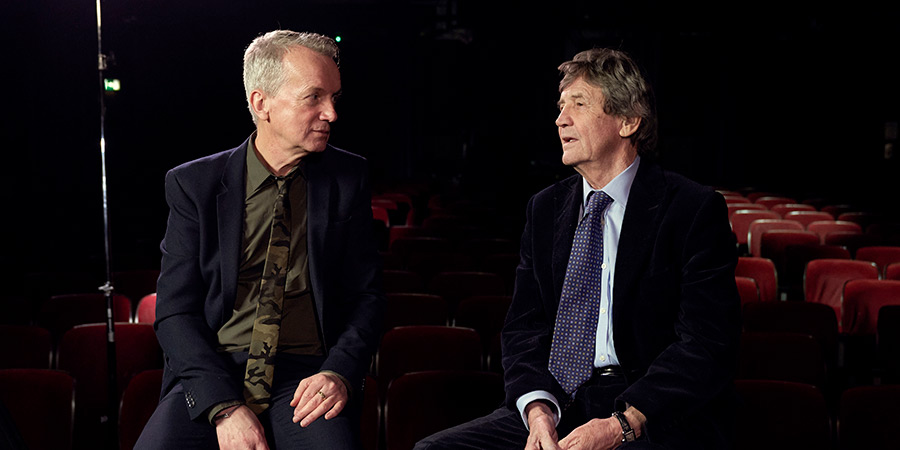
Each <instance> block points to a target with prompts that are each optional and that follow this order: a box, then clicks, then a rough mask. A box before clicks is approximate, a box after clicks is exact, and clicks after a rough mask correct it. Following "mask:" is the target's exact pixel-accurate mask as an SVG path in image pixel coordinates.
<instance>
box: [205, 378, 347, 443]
mask: <svg viewBox="0 0 900 450" xmlns="http://www.w3.org/2000/svg"><path fill="white" fill-rule="evenodd" d="M348 399H349V393H348V392H347V386H346V385H345V384H344V383H343V381H341V379H340V378H339V377H338V376H337V375H335V374H333V373H327V372H324V373H317V374H315V375H313V376H311V377H309V378H304V379H303V380H302V381H300V384H299V385H298V386H297V389H296V390H295V391H294V397H293V399H291V403H290V405H291V406H292V407H293V408H294V417H293V422H294V423H299V424H300V426H301V427H307V426H309V425H310V424H311V423H313V422H314V421H316V420H317V419H318V418H320V417H322V416H324V417H325V420H328V419H333V418H335V417H337V415H338V414H340V413H341V411H343V410H344V407H345V406H347V400H348ZM216 435H217V437H218V440H219V448H220V449H221V450H232V449H241V450H243V449H252V450H268V449H269V446H268V445H267V444H266V437H265V431H264V430H263V427H262V424H260V423H259V419H257V417H256V414H253V412H252V411H250V408H248V407H246V406H243V405H241V406H239V407H237V408H235V409H234V410H233V411H232V412H231V413H230V414H229V417H228V418H227V419H222V420H219V421H218V422H216Z"/></svg>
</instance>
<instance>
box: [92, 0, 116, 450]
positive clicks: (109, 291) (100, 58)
mask: <svg viewBox="0 0 900 450" xmlns="http://www.w3.org/2000/svg"><path fill="white" fill-rule="evenodd" d="M96 2H97V69H98V74H99V77H100V85H99V87H100V165H101V168H100V170H101V190H102V193H103V237H104V247H105V252H106V284H104V285H103V286H100V288H99V289H100V290H101V291H103V294H104V296H105V297H106V362H107V375H108V382H107V387H108V391H107V414H106V417H105V419H106V423H105V425H106V428H107V431H108V434H107V438H108V439H109V442H108V445H107V446H106V448H108V449H115V448H118V433H117V431H118V430H117V428H118V422H119V421H118V412H119V411H118V409H119V398H118V397H119V390H118V387H117V385H116V384H117V383H116V373H117V365H116V332H115V315H114V312H113V311H114V309H113V290H114V289H113V285H112V269H111V267H112V264H111V260H112V252H111V251H110V233H109V203H108V196H107V189H106V99H105V96H106V93H105V92H106V86H105V81H104V76H103V75H104V71H105V70H106V55H105V54H103V33H102V29H103V27H102V20H101V11H100V0H96ZM101 420H102V419H101Z"/></svg>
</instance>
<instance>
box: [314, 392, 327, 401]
mask: <svg viewBox="0 0 900 450" xmlns="http://www.w3.org/2000/svg"><path fill="white" fill-rule="evenodd" d="M317 394H319V395H321V396H322V400H325V399H326V398H328V396H327V395H325V393H324V392H322V391H319V392H317Z"/></svg>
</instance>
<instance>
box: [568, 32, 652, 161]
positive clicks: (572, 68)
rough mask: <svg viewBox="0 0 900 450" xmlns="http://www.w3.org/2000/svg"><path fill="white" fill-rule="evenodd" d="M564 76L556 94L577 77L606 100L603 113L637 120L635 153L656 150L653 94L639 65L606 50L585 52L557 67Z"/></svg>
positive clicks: (629, 58)
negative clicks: (599, 91)
mask: <svg viewBox="0 0 900 450" xmlns="http://www.w3.org/2000/svg"><path fill="white" fill-rule="evenodd" d="M559 71H560V72H562V74H563V79H562V81H560V82H559V91H560V92H562V91H563V90H564V89H565V88H566V87H568V86H569V85H570V84H572V83H573V82H575V80H577V79H579V78H582V77H583V78H584V81H585V82H587V83H589V84H591V85H594V86H597V87H599V88H600V89H602V91H603V97H604V99H605V101H604V104H603V111H604V112H605V113H606V114H609V115H612V116H619V117H629V118H634V117H640V118H641V125H640V127H639V128H638V130H637V132H635V133H634V134H632V135H631V137H630V139H631V143H632V144H633V145H634V146H635V148H637V151H638V154H640V155H642V156H643V155H649V154H651V152H652V151H653V149H654V148H655V147H656V136H657V122H656V111H655V108H654V107H655V105H654V104H653V92H652V91H651V89H650V84H649V83H647V81H646V80H645V79H644V77H643V75H642V74H641V70H640V68H639V67H638V65H637V64H636V63H635V62H634V61H633V60H632V59H631V57H629V56H628V54H626V53H625V52H622V51H619V50H612V49H608V48H595V49H591V50H585V51H583V52H581V53H578V54H577V55H575V57H574V58H572V60H571V61H566V62H564V63H562V64H561V65H560V66H559Z"/></svg>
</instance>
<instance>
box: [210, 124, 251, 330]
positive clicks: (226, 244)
mask: <svg viewBox="0 0 900 450" xmlns="http://www.w3.org/2000/svg"><path fill="white" fill-rule="evenodd" d="M248 142H249V140H248V141H244V143H243V144H241V146H240V147H238V148H236V149H235V150H234V152H232V153H231V156H229V157H228V161H227V162H226V163H225V171H224V173H223V174H222V184H221V189H220V191H219V193H218V195H217V196H216V208H217V215H216V216H217V219H218V226H219V251H220V256H221V260H220V262H219V264H220V265H221V270H222V272H221V276H222V296H223V299H224V302H225V305H224V308H223V310H222V321H223V323H224V321H225V320H226V319H227V316H228V315H230V314H231V311H232V309H234V299H235V294H236V293H237V274H238V261H240V257H241V231H242V229H243V226H244V220H243V213H244V191H245V186H244V184H245V181H244V172H245V167H246V161H247V143H248Z"/></svg>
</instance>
